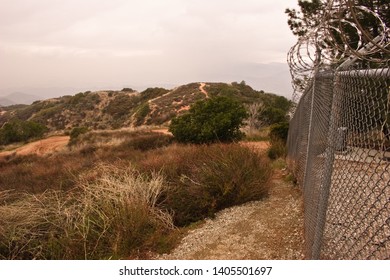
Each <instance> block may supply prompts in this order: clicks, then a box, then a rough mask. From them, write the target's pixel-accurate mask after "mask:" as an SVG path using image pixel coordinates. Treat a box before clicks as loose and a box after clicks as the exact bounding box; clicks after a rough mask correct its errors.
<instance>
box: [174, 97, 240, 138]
mask: <svg viewBox="0 0 390 280" xmlns="http://www.w3.org/2000/svg"><path fill="white" fill-rule="evenodd" d="M246 117H247V112H246V110H245V107H244V105H243V104H241V103H239V102H238V101H235V100H233V99H231V98H228V97H224V96H218V97H214V98H211V99H206V100H202V101H198V102H197V103H195V104H194V105H193V106H191V108H190V110H189V112H188V113H187V114H185V115H182V116H179V117H176V118H174V119H173V120H172V122H171V125H170V126H169V131H170V132H172V134H173V135H174V136H175V138H176V139H177V141H179V142H183V143H195V144H202V143H213V142H218V141H219V142H232V141H235V140H239V139H240V138H241V137H242V136H243V133H242V132H241V131H240V126H241V125H243V122H244V119H245V118H246Z"/></svg>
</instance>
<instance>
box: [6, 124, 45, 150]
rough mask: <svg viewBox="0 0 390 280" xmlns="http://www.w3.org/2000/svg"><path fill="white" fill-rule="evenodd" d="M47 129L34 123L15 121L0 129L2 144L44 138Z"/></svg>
mask: <svg viewBox="0 0 390 280" xmlns="http://www.w3.org/2000/svg"><path fill="white" fill-rule="evenodd" d="M46 131H47V127H46V126H44V125H42V124H39V123H36V122H32V121H21V120H18V119H15V120H13V121H10V122H8V123H6V124H4V125H3V127H2V128H1V129H0V144H4V145H7V144H11V143H14V142H21V141H27V140H30V139H32V138H39V137H42V136H43V134H44V133H45V132H46Z"/></svg>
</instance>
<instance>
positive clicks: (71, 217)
mask: <svg viewBox="0 0 390 280" xmlns="http://www.w3.org/2000/svg"><path fill="white" fill-rule="evenodd" d="M91 178H92V179H91ZM164 188H165V185H164V184H163V178H162V177H161V175H159V174H152V175H151V176H150V177H149V178H146V177H145V176H142V175H140V174H139V173H137V172H136V171H135V170H134V169H133V168H132V167H128V168H127V169H120V170H119V169H117V168H115V167H112V166H105V165H100V166H98V167H97V168H96V169H95V170H94V171H93V172H92V174H90V175H89V177H86V178H84V179H82V180H81V181H80V187H79V189H78V190H77V191H74V192H71V193H70V192H68V193H65V192H59V191H48V192H45V193H43V194H41V195H35V196H32V195H27V194H25V195H20V194H19V195H18V196H19V199H17V198H13V197H10V194H9V192H0V205H1V206H0V215H1V217H2V218H1V220H0V229H1V231H0V259H100V258H111V257H114V258H117V257H119V256H130V255H131V253H132V252H134V251H136V250H138V249H142V248H143V249H144V250H145V249H146V247H148V246H149V243H148V240H149V239H153V238H155V235H158V236H161V235H164V234H165V232H167V231H169V230H171V229H172V228H173V226H172V219H171V216H170V215H169V214H168V213H167V212H165V211H162V210H161V209H160V208H159V207H158V205H157V201H158V198H159V196H160V193H161V192H162V191H163V190H164ZM147 249H150V248H147Z"/></svg>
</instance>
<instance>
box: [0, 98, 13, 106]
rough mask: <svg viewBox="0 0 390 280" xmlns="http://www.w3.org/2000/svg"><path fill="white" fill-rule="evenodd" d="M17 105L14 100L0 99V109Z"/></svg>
mask: <svg viewBox="0 0 390 280" xmlns="http://www.w3.org/2000/svg"><path fill="white" fill-rule="evenodd" d="M13 104H15V103H14V102H13V101H12V100H9V99H8V98H5V97H0V107H1V106H10V105H13Z"/></svg>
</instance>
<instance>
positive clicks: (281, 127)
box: [269, 122, 289, 143]
mask: <svg viewBox="0 0 390 280" xmlns="http://www.w3.org/2000/svg"><path fill="white" fill-rule="evenodd" d="M288 128H289V123H288V122H282V123H277V124H274V125H272V126H271V130H270V133H269V136H270V138H271V141H272V140H273V139H275V140H282V141H283V142H284V143H286V142H287V136H288Z"/></svg>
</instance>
